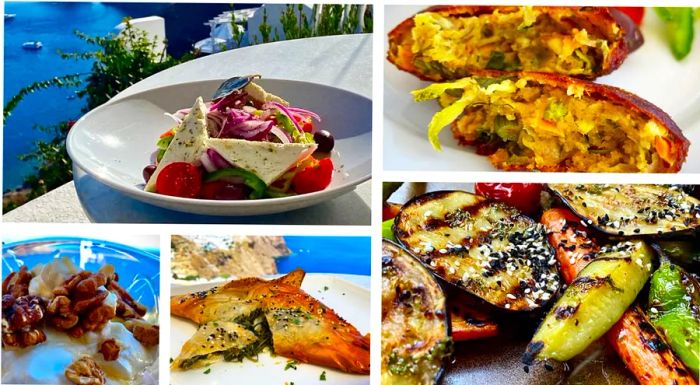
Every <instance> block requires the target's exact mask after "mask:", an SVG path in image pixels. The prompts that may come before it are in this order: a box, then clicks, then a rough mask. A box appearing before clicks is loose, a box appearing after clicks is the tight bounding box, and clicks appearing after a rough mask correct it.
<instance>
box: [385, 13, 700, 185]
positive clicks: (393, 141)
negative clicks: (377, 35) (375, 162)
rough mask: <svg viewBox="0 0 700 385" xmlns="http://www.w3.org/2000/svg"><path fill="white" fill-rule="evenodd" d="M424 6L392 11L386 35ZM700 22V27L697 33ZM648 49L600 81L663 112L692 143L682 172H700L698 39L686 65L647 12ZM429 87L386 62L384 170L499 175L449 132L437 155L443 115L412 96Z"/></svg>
mask: <svg viewBox="0 0 700 385" xmlns="http://www.w3.org/2000/svg"><path fill="white" fill-rule="evenodd" d="M425 8H426V7H421V6H387V9H386V11H385V15H386V17H385V26H386V33H385V37H384V41H385V44H384V47H385V48H384V49H385V52H386V50H387V49H388V40H387V38H386V34H388V33H389V31H391V30H392V29H393V28H394V27H395V26H396V25H397V24H399V23H400V22H401V21H403V20H404V19H406V18H408V17H410V16H411V15H413V14H415V13H417V12H419V11H421V10H423V9H425ZM697 27H698V23H697V22H696V29H697ZM642 33H643V35H644V39H645V42H644V45H642V47H640V48H639V49H638V50H637V51H635V52H633V53H632V54H631V55H630V56H629V57H628V58H627V60H626V61H625V62H624V63H623V64H622V66H620V68H619V69H617V70H616V71H615V72H613V73H612V74H610V75H608V76H604V77H601V78H599V79H598V80H597V82H600V83H604V84H609V85H614V86H617V87H620V88H623V89H625V90H627V91H630V92H632V93H635V94H637V95H639V96H641V97H642V98H644V99H647V100H649V101H650V102H652V103H654V104H656V105H657V106H659V107H661V108H662V109H663V110H664V111H666V112H667V113H668V114H669V115H671V117H672V118H673V120H675V122H676V124H678V126H679V127H681V129H682V130H683V134H684V135H685V136H686V137H687V138H688V140H690V143H691V145H690V149H689V151H688V158H687V159H686V161H685V165H684V167H683V168H682V170H681V171H682V172H700V147H698V145H697V144H695V143H700V75H699V74H698V68H700V39H698V38H696V39H695V42H694V45H693V49H692V50H691V52H690V55H688V57H686V58H685V59H684V60H683V61H682V62H678V61H676V59H674V58H673V56H672V55H671V52H670V49H669V47H668V43H667V42H666V40H665V38H664V35H663V34H664V32H663V28H662V25H661V22H660V21H659V19H658V17H657V16H656V15H655V14H654V12H653V11H652V10H651V9H647V10H646V17H645V20H644V23H643V24H642ZM428 84H429V83H427V82H423V81H420V80H418V78H416V77H415V76H413V75H411V74H409V73H407V72H403V71H399V70H398V69H397V68H396V67H395V66H394V65H393V64H391V63H389V62H388V61H387V60H385V61H384V169H386V170H422V171H435V170H440V171H496V170H497V169H496V168H495V167H493V165H491V163H490V162H489V161H488V159H486V157H484V156H480V155H477V154H476V152H475V151H474V149H473V148H471V147H463V146H459V145H458V144H457V141H456V140H455V139H454V138H453V137H452V132H451V131H450V130H449V129H444V130H443V131H442V133H441V134H440V141H441V143H442V145H443V151H442V152H437V151H435V150H434V149H433V148H432V146H431V145H430V143H429V142H428V136H427V127H428V122H430V119H431V117H432V116H433V114H435V113H436V112H437V111H438V106H437V103H434V102H421V103H416V102H414V101H413V99H412V98H411V95H410V91H412V90H415V89H417V88H422V87H425V86H427V85H428Z"/></svg>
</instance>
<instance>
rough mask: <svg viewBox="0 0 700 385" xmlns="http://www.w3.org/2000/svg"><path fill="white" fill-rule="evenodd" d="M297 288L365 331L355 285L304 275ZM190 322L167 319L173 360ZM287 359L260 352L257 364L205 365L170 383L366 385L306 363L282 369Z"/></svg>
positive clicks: (185, 289) (365, 294) (191, 328)
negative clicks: (232, 381) (207, 368)
mask: <svg viewBox="0 0 700 385" xmlns="http://www.w3.org/2000/svg"><path fill="white" fill-rule="evenodd" d="M213 286H215V285H214V284H202V285H187V286H180V285H174V286H173V287H172V289H171V292H172V294H173V295H179V294H186V293H191V292H193V291H199V290H207V289H209V288H211V287H213ZM301 288H302V289H303V290H304V291H306V292H307V293H308V294H309V295H311V296H313V297H314V298H316V299H318V300H319V301H321V302H323V303H324V304H325V305H327V306H329V307H330V308H332V309H333V310H335V312H336V313H338V315H340V316H341V317H342V318H344V319H345V320H347V321H348V322H350V323H351V324H352V325H354V326H355V327H356V328H357V329H358V330H359V331H360V333H362V334H365V333H368V332H369V309H370V293H369V290H367V289H364V288H362V287H360V286H357V285H355V284H352V283H349V282H347V281H345V280H343V279H340V278H338V277H335V276H333V275H329V274H307V275H306V277H305V278H304V283H303V284H302V285H301ZM196 330H197V329H196V326H195V325H194V323H192V322H189V321H187V320H183V319H180V318H176V317H171V320H170V357H171V358H175V357H177V355H178V354H179V353H180V348H181V347H182V345H183V344H184V343H185V341H187V340H188V339H189V338H190V337H191V336H192V335H193V334H194V332H195V331H196ZM286 364H287V358H285V357H281V356H275V357H272V356H271V355H270V354H269V353H267V352H263V353H261V354H260V355H259V357H258V362H252V361H249V360H246V361H243V362H223V361H221V362H217V363H215V364H213V365H211V366H209V369H210V371H209V373H208V374H204V371H205V370H206V369H205V368H197V369H192V370H188V371H171V372H170V383H171V384H173V385H180V384H202V383H207V384H210V385H218V384H230V383H231V379H238V381H236V382H239V383H245V384H250V385H268V384H279V385H282V384H291V383H292V382H293V383H295V384H303V385H314V384H318V385H325V384H338V385H367V384H369V376H363V375H356V374H347V373H343V372H340V371H337V370H333V369H329V368H324V367H321V366H316V365H310V364H301V363H300V364H297V365H296V366H297V370H293V369H288V370H284V368H285V365H286ZM324 371H325V372H326V381H321V380H320V377H321V373H323V372H324Z"/></svg>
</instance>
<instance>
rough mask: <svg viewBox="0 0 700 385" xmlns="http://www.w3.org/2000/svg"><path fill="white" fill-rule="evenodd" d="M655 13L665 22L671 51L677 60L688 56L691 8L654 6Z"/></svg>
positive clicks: (691, 19)
mask: <svg viewBox="0 0 700 385" xmlns="http://www.w3.org/2000/svg"><path fill="white" fill-rule="evenodd" d="M654 10H655V11H656V14H657V15H659V17H660V18H661V20H663V21H665V22H666V31H667V32H666V33H667V36H668V38H669V40H670V43H671V52H673V56H674V57H675V58H676V59H677V60H681V59H683V58H684V57H686V56H688V54H689V53H690V48H691V47H692V45H693V37H694V30H693V22H694V17H693V8H690V7H656V8H654Z"/></svg>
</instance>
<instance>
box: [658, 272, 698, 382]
mask: <svg viewBox="0 0 700 385" xmlns="http://www.w3.org/2000/svg"><path fill="white" fill-rule="evenodd" d="M699 310H700V285H699V284H698V282H697V281H696V280H695V279H694V278H693V277H692V276H690V275H689V274H688V273H687V272H685V271H684V270H683V269H682V268H681V267H680V266H677V265H674V264H672V263H671V262H670V261H669V260H668V259H666V258H663V259H662V261H661V266H660V267H659V269H658V270H656V272H654V275H652V277H651V284H650V286H649V318H650V319H651V323H652V324H653V325H654V326H655V327H656V329H657V330H658V331H659V332H660V333H661V334H662V335H663V336H664V337H665V338H666V341H667V342H668V344H669V345H670V346H671V349H672V350H673V352H674V353H675V354H676V355H677V356H678V358H680V360H681V361H683V363H684V364H685V366H686V367H688V369H690V370H691V371H692V372H693V373H694V374H695V375H696V376H697V375H698V367H699V366H700V314H698V311H699Z"/></svg>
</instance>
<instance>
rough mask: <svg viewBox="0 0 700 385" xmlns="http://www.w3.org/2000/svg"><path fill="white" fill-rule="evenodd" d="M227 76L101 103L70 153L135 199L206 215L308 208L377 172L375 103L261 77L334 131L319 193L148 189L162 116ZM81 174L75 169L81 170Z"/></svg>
mask: <svg viewBox="0 0 700 385" xmlns="http://www.w3.org/2000/svg"><path fill="white" fill-rule="evenodd" d="M224 80H225V79H221V80H209V81H199V82H192V83H182V84H175V85H170V86H165V87H159V88H154V89H150V90H148V91H144V92H140V93H137V94H134V95H131V96H128V97H126V98H124V99H121V100H118V101H116V102H113V103H107V104H105V105H103V106H100V107H98V108H96V109H94V110H93V111H91V112H89V113H88V114H87V115H85V116H83V117H82V118H81V119H80V120H78V122H77V123H76V124H75V126H73V128H72V129H71V131H70V133H69V135H68V139H67V148H68V154H69V155H70V157H71V159H73V162H74V168H75V167H76V166H77V167H80V168H81V169H83V170H85V172H87V173H88V174H90V175H91V176H93V177H94V178H96V179H97V180H99V181H100V182H102V183H104V184H106V185H108V186H110V187H112V188H114V189H116V190H118V191H120V192H123V193H125V194H127V195H129V196H130V197H132V198H134V199H137V200H140V201H143V202H146V203H150V204H153V205H156V206H160V207H165V208H168V209H172V210H178V211H184V212H190V213H196V214H206V215H230V216H234V215H259V214H271V213H279V212H284V211H290V210H295V209H299V208H302V207H308V206H311V205H314V204H317V203H320V202H323V201H325V200H328V199H332V198H335V197H337V196H340V195H342V194H345V193H347V192H349V191H352V190H353V189H354V188H355V186H357V185H358V184H360V183H362V182H364V181H366V180H368V179H369V178H370V175H371V169H372V101H371V100H369V99H367V98H365V97H363V96H360V95H357V94H354V93H352V92H348V91H345V90H342V89H338V88H334V87H329V86H325V85H321V84H315V83H308V82H299V81H291V80H279V79H261V80H258V81H256V83H258V84H260V85H261V86H262V87H263V88H265V90H267V91H268V92H271V93H273V94H277V95H279V96H281V97H283V98H285V99H286V100H288V101H289V102H290V103H292V105H294V106H298V107H303V108H307V109H309V110H311V111H314V112H316V113H318V114H319V115H320V116H321V118H322V119H323V121H322V122H321V123H320V124H319V125H318V126H319V127H320V128H321V129H326V130H328V131H330V132H331V133H333V136H334V137H335V148H334V150H333V153H332V158H333V163H334V165H335V173H334V175H333V181H332V182H331V185H330V186H329V187H328V188H327V189H325V190H323V191H319V192H315V193H311V194H302V195H297V196H292V197H285V198H275V199H262V200H246V201H215V200H203V199H188V198H179V197H172V196H166V195H161V194H155V193H148V192H145V191H143V185H144V182H143V178H142V176H141V171H142V170H143V168H144V167H145V166H146V165H147V164H149V163H150V157H151V154H152V153H153V152H154V151H155V144H156V141H157V140H158V137H159V136H160V134H161V133H163V132H164V131H165V130H167V129H168V128H169V127H172V125H173V121H172V119H170V118H168V117H167V116H165V115H164V113H165V112H170V113H172V112H175V111H177V110H179V109H181V108H188V107H191V106H192V104H193V103H194V100H195V98H196V97H197V96H203V97H204V98H205V99H206V98H209V97H210V96H211V95H212V94H213V92H214V91H215V90H216V89H217V87H218V86H219V85H220V84H221V82H223V81H224ZM76 174H77V173H76Z"/></svg>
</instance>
